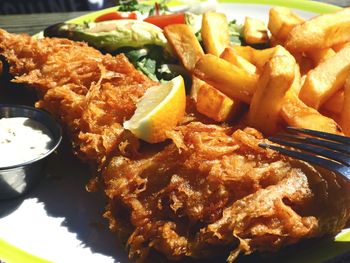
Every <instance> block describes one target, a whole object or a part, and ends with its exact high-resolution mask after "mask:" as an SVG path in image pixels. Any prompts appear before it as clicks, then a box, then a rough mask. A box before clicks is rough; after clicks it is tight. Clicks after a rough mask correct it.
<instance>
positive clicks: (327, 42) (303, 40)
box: [285, 8, 350, 52]
mask: <svg viewBox="0 0 350 263" xmlns="http://www.w3.org/2000/svg"><path fill="white" fill-rule="evenodd" d="M349 27H350V8H344V9H342V10H340V11H338V12H335V13H332V14H325V15H320V16H317V17H315V18H312V19H310V20H308V21H306V22H304V23H302V24H299V25H297V26H295V27H294V28H293V29H292V30H291V31H290V33H289V34H288V37H287V40H286V43H285V46H286V48H287V49H288V50H291V51H293V52H304V51H310V50H314V49H325V48H330V47H332V46H334V45H337V44H341V43H344V42H348V41H350V34H349Z"/></svg>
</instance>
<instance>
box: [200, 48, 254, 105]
mask: <svg viewBox="0 0 350 263" xmlns="http://www.w3.org/2000/svg"><path fill="white" fill-rule="evenodd" d="M193 73H194V75H195V76H196V77H198V78H200V79H202V80H204V81H205V82H207V83H208V84H210V85H212V86H214V87H215V88H217V89H218V90H220V91H221V92H222V93H224V94H226V95H227V96H228V97H230V98H232V99H238V100H240V101H243V102H246V103H249V102H250V100H251V98H252V97H253V94H254V92H255V88H256V85H257V82H258V79H259V77H258V75H256V74H251V73H249V72H247V71H245V70H243V69H241V68H239V67H237V66H235V65H232V64H231V63H230V62H228V61H226V60H223V59H221V58H218V57H216V56H214V55H211V54H206V55H204V56H203V57H202V58H201V59H200V60H199V61H198V62H197V64H196V67H195V69H194V71H193Z"/></svg>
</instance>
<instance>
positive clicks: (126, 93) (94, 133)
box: [0, 29, 155, 164]
mask: <svg viewBox="0 0 350 263" xmlns="http://www.w3.org/2000/svg"><path fill="white" fill-rule="evenodd" d="M0 54H1V55H3V56H4V57H5V58H6V60H7V61H8V62H9V64H10V73H11V74H12V75H13V76H14V77H15V79H14V80H13V81H14V82H17V83H24V84H27V85H29V86H32V87H34V88H36V89H37V90H38V93H39V94H40V98H41V99H40V101H38V102H37V104H36V106H37V107H39V108H44V109H46V110H48V111H49V112H51V113H52V114H54V115H55V116H56V117H57V118H60V119H61V121H62V122H63V123H64V124H65V125H66V126H67V128H68V130H69V132H70V134H71V135H72V138H73V141H74V144H75V146H76V147H77V153H78V154H79V155H80V157H81V158H82V159H87V160H89V161H92V162H93V163H96V162H97V163H98V164H101V163H103V162H104V160H106V157H107V156H108V155H109V154H110V153H111V152H112V151H114V150H115V149H116V148H117V146H118V144H119V143H120V142H121V141H120V140H121V139H122V138H124V137H123V136H121V135H123V129H122V126H121V124H122V123H123V121H124V120H125V119H129V118H130V117H131V116H132V114H133V113H134V111H135V102H136V101H137V99H138V98H140V97H141V96H142V95H143V94H144V92H145V90H146V89H147V88H148V87H150V86H151V85H154V84H155V83H154V82H153V81H151V80H149V79H148V78H147V77H146V76H144V75H143V74H142V73H140V72H139V71H137V70H136V69H135V68H134V66H133V65H132V64H130V63H129V61H128V60H127V59H126V57H125V56H124V55H118V56H115V57H114V56H111V55H103V54H101V53H100V52H99V51H97V50H96V49H94V48H91V47H88V46H87V45H86V44H84V43H78V42H73V41H70V40H67V39H56V38H52V39H49V38H45V39H40V40H37V39H33V38H31V37H30V36H28V35H14V34H9V33H7V32H6V31H4V30H1V29H0Z"/></svg>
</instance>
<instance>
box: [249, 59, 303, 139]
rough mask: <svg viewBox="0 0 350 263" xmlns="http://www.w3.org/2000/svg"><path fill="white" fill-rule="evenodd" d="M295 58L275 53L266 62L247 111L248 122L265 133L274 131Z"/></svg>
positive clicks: (291, 81) (291, 76) (290, 80)
mask: <svg viewBox="0 0 350 263" xmlns="http://www.w3.org/2000/svg"><path fill="white" fill-rule="evenodd" d="M295 67H296V64H295V59H294V58H293V57H292V56H291V55H289V56H281V55H277V56H274V57H272V58H271V59H270V60H269V62H268V63H266V66H265V69H264V71H263V73H262V75H261V77H260V80H259V83H258V85H257V90H256V92H255V93H254V96H253V99H252V102H251V104H250V108H249V113H248V123H249V125H251V126H252V127H255V128H258V129H259V130H260V131H262V132H263V133H265V134H272V133H274V132H276V130H277V126H278V119H279V114H280V110H281V107H282V102H283V99H284V97H285V93H286V92H287V91H288V90H289V89H290V88H291V86H292V84H293V81H294V76H295Z"/></svg>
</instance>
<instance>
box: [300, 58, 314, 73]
mask: <svg viewBox="0 0 350 263" xmlns="http://www.w3.org/2000/svg"><path fill="white" fill-rule="evenodd" d="M299 65H300V73H301V75H303V76H304V75H306V74H308V73H309V71H310V70H312V69H313V68H314V62H313V61H312V59H311V58H308V57H304V56H302V57H301V58H300V61H299Z"/></svg>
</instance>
